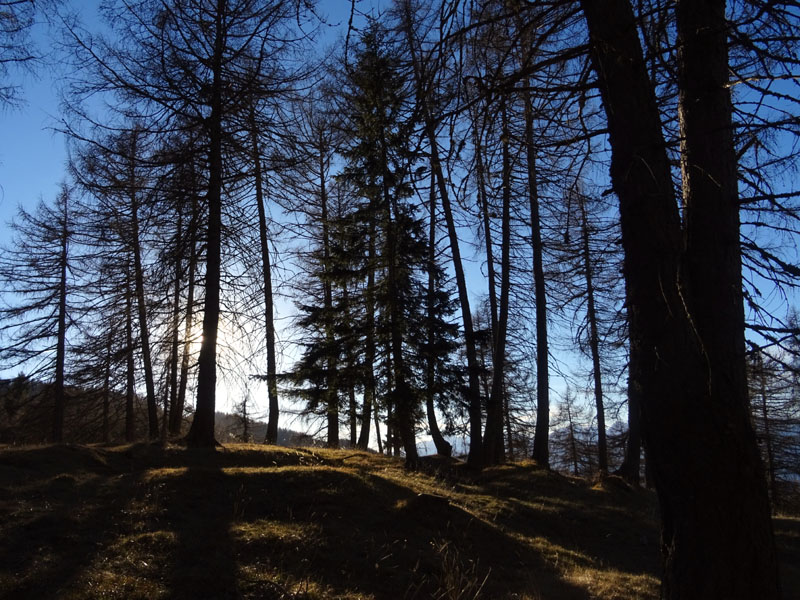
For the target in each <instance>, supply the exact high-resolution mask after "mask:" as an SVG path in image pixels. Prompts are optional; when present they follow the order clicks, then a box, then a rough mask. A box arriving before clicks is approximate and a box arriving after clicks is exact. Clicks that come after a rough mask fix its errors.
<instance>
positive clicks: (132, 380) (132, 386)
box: [125, 268, 136, 442]
mask: <svg viewBox="0 0 800 600" xmlns="http://www.w3.org/2000/svg"><path fill="white" fill-rule="evenodd" d="M125 343H126V352H125V375H126V385H125V441H126V442H132V441H133V440H135V439H136V414H135V412H134V400H135V397H136V373H135V364H134V357H133V350H134V346H133V293H132V292H131V276H130V268H126V270H125Z"/></svg>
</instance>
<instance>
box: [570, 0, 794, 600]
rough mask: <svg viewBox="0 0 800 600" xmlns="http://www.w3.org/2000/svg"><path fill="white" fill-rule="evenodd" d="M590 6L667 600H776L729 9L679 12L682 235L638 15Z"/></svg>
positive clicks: (695, 5)
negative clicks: (753, 412) (745, 274)
mask: <svg viewBox="0 0 800 600" xmlns="http://www.w3.org/2000/svg"><path fill="white" fill-rule="evenodd" d="M581 4H582V7H583V11H584V14H585V15H586V19H587V23H588V25H589V32H590V36H591V41H592V50H593V60H594V63H595V70H596V72H597V73H598V75H599V83H600V90H601V93H602V96H603V102H604V104H605V109H606V114H607V117H608V125H609V137H610V140H611V146H612V170H611V177H612V182H613V184H614V188H615V191H616V192H617V195H618V196H619V200H620V216H621V224H622V242H623V248H624V250H625V275H626V292H627V297H628V308H629V315H630V332H631V353H632V355H634V354H635V355H636V360H637V361H639V362H638V365H637V371H638V373H635V374H633V375H634V376H635V377H636V378H637V380H638V381H637V383H638V384H639V385H640V386H641V392H642V406H641V416H642V432H643V439H644V443H645V447H646V448H647V459H648V466H649V468H650V469H651V472H652V477H653V482H654V485H655V487H656V491H657V493H658V497H659V502H660V507H661V519H662V554H663V559H664V579H663V587H662V596H663V597H664V598H670V599H672V598H675V599H677V598H682V599H685V598H726V599H727V598H753V599H754V598H778V597H779V595H780V594H779V589H778V588H779V586H778V577H777V567H776V564H777V563H776V560H775V551H774V542H773V537H772V529H771V522H770V516H769V503H768V499H767V493H766V485H765V481H764V477H763V472H762V467H761V463H760V459H759V456H758V449H757V446H756V443H755V436H754V434H753V430H752V427H751V424H750V420H749V414H748V410H747V395H746V393H747V392H746V385H745V383H746V382H745V371H744V338H743V331H744V316H743V309H742V303H741V270H740V269H741V268H740V254H739V246H738V207H737V202H736V170H735V168H736V164H735V156H734V154H733V145H732V139H731V128H730V114H731V112H730V99H729V96H728V90H727V87H726V83H727V49H726V48H727V46H726V37H725V35H726V34H725V27H726V24H725V3H724V1H722V0H716V1H706V0H704V1H693V2H680V1H679V2H678V3H677V8H676V10H677V17H678V18H677V27H678V34H679V39H680V44H679V46H680V52H679V56H678V67H679V69H678V70H679V88H680V105H681V109H680V115H679V116H680V120H681V130H682V134H683V135H682V138H683V142H682V148H681V155H682V171H683V188H684V203H685V206H686V219H685V220H686V227H685V232H684V231H682V228H681V225H680V221H679V218H678V209H677V201H676V198H675V197H674V193H673V188H672V182H671V180H670V170H669V163H668V160H667V155H666V151H665V147H664V143H663V136H662V133H661V123H660V119H659V114H658V110H657V106H656V101H655V95H654V91H653V89H652V85H651V82H650V80H649V78H648V76H647V72H646V70H645V67H644V62H643V60H642V51H641V47H640V45H639V40H638V37H637V35H636V28H635V22H634V18H633V13H632V10H631V7H630V4H629V3H628V2H625V1H624V0H614V1H609V2H604V3H602V6H601V5H600V3H596V2H591V1H590V0H584V1H583V2H582V3H581ZM684 233H685V235H684Z"/></svg>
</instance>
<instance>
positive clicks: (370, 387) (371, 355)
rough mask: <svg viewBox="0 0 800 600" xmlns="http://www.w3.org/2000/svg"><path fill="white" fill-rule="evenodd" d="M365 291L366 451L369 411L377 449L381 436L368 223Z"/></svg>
mask: <svg viewBox="0 0 800 600" xmlns="http://www.w3.org/2000/svg"><path fill="white" fill-rule="evenodd" d="M367 252H368V260H369V266H368V268H367V290H366V298H365V300H366V306H365V307H364V310H365V312H366V314H365V318H366V329H367V331H366V336H365V340H364V368H365V370H366V373H365V381H364V414H363V416H362V418H361V434H360V436H359V438H358V447H359V448H361V449H362V450H366V449H367V447H368V446H369V437H370V436H369V426H370V418H369V417H370V411H372V412H374V413H375V434H376V435H377V437H378V448H379V449H380V447H381V434H380V429H379V428H378V409H377V407H376V406H375V398H376V397H375V352H376V347H375V252H376V250H375V224H374V222H371V223H370V230H369V242H368V250H367Z"/></svg>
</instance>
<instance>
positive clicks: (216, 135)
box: [186, 0, 225, 447]
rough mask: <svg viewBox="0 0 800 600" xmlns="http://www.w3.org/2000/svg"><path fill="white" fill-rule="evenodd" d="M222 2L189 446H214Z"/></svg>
mask: <svg viewBox="0 0 800 600" xmlns="http://www.w3.org/2000/svg"><path fill="white" fill-rule="evenodd" d="M224 4H225V2H224V1H223V0H218V1H217V10H216V14H215V24H214V26H215V28H216V31H215V47H214V53H213V56H212V61H211V62H212V65H211V68H212V71H213V81H212V85H211V101H210V103H209V104H210V109H211V114H210V115H209V118H208V123H207V128H208V131H207V135H208V143H209V152H208V195H207V200H208V228H207V231H206V285H205V302H204V305H203V341H202V342H201V344H200V356H199V358H198V361H197V366H198V371H197V405H196V407H195V412H194V420H193V421H192V427H191V428H190V429H189V433H188V434H187V435H186V442H187V444H189V445H190V446H199V447H214V446H216V440H215V439H214V412H215V407H216V388H217V330H218V328H219V291H220V290H219V288H220V263H221V256H220V253H221V235H222V231H221V230H222V110H223V107H222V52H223V44H224V32H223V23H222V15H223V14H224Z"/></svg>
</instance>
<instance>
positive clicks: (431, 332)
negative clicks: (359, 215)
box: [425, 174, 453, 456]
mask: <svg viewBox="0 0 800 600" xmlns="http://www.w3.org/2000/svg"><path fill="white" fill-rule="evenodd" d="M434 184H435V179H434V175H433V174H431V191H430V203H429V209H430V222H429V225H428V227H429V229H428V290H427V309H428V332H427V333H428V352H427V356H426V362H427V364H426V373H425V383H426V386H425V387H426V391H425V412H426V415H427V417H428V429H429V430H430V432H431V438H432V439H433V444H434V446H436V453H437V454H440V455H442V456H451V455H452V453H453V446H452V445H451V444H450V442H448V441H447V440H446V439H444V436H443V435H442V432H441V431H440V430H439V424H438V423H437V422H436V408H435V407H434V403H433V400H434V390H435V387H436V357H435V356H434V355H433V348H434V347H435V344H436V330H435V327H434V321H435V319H436V299H435V295H436V186H435V185H434Z"/></svg>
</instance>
